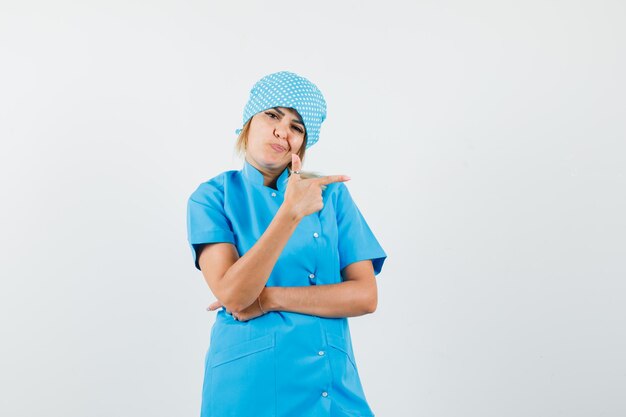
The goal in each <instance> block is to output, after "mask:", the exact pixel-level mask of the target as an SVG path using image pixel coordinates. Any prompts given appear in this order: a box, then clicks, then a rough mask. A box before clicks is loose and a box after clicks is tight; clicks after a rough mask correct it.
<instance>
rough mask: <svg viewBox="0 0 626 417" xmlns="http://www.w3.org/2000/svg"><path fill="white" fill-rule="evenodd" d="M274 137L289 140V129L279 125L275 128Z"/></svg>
mask: <svg viewBox="0 0 626 417" xmlns="http://www.w3.org/2000/svg"><path fill="white" fill-rule="evenodd" d="M274 135H276V137H278V138H281V139H285V140H287V129H286V128H285V127H284V126H283V125H281V124H277V125H276V127H275V128H274Z"/></svg>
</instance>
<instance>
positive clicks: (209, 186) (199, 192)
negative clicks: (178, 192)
mask: <svg viewBox="0 0 626 417" xmlns="http://www.w3.org/2000/svg"><path fill="white" fill-rule="evenodd" d="M237 174H238V171H236V170H231V171H224V172H222V173H220V174H218V175H216V176H214V177H212V178H210V179H208V180H206V181H204V182H202V183H200V184H199V185H198V186H197V187H196V189H195V190H194V191H193V192H192V193H191V195H190V196H189V200H194V201H197V202H199V203H205V202H208V201H210V200H215V199H218V200H223V198H224V189H225V188H226V187H227V186H228V184H229V183H230V182H232V181H233V180H234V179H235V177H236V175H237Z"/></svg>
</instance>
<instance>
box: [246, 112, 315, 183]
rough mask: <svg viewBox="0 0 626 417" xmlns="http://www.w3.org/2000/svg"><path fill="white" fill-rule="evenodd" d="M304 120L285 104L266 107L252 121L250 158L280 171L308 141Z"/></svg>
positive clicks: (261, 166) (264, 168)
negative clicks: (306, 140)
mask: <svg viewBox="0 0 626 417" xmlns="http://www.w3.org/2000/svg"><path fill="white" fill-rule="evenodd" d="M304 132H305V129H304V123H302V121H301V119H300V117H299V115H298V113H297V112H296V111H295V110H291V109H288V108H285V107H274V108H270V109H267V110H263V111H261V112H259V113H257V114H255V115H254V116H252V120H251V121H250V130H249V131H248V146H247V149H246V159H247V160H248V162H250V163H251V164H252V165H254V166H255V167H257V168H258V169H259V170H261V171H263V172H269V173H280V172H282V171H283V170H284V169H285V167H286V166H287V165H288V164H289V163H290V162H291V154H292V153H298V151H299V150H300V147H301V146H302V144H303V143H304Z"/></svg>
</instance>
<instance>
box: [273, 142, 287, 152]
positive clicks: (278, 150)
mask: <svg viewBox="0 0 626 417" xmlns="http://www.w3.org/2000/svg"><path fill="white" fill-rule="evenodd" d="M270 146H271V147H272V149H274V150H275V151H276V152H285V148H283V147H282V146H280V145H274V144H271V145H270Z"/></svg>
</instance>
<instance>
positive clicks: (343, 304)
mask: <svg viewBox="0 0 626 417" xmlns="http://www.w3.org/2000/svg"><path fill="white" fill-rule="evenodd" d="M342 276H343V278H344V282H342V283H339V284H328V285H313V286H306V287H265V288H264V289H263V291H262V293H261V299H260V300H261V304H262V306H263V310H265V311H266V312H267V311H291V312H294V313H302V314H310V315H314V316H320V317H334V318H337V317H354V316H362V315H364V314H369V313H373V312H374V311H375V310H376V305H377V303H378V290H377V285H376V277H375V275H374V268H373V266H372V262H371V261H370V260H364V261H359V262H354V263H351V264H349V265H348V266H346V267H345V268H344V269H343V271H342Z"/></svg>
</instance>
